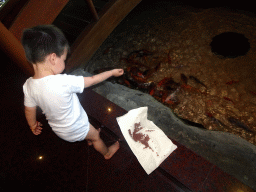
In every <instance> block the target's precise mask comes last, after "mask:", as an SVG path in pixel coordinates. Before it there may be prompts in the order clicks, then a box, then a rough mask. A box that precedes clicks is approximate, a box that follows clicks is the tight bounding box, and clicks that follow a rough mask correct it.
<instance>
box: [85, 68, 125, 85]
mask: <svg viewBox="0 0 256 192" xmlns="http://www.w3.org/2000/svg"><path fill="white" fill-rule="evenodd" d="M123 73H124V70H123V69H113V70H110V71H105V72H103V73H100V74H97V75H94V76H92V77H84V87H85V88H86V87H90V86H92V85H95V84H98V83H100V82H102V81H105V80H106V79H108V78H109V77H111V76H115V77H118V76H121V75H123Z"/></svg>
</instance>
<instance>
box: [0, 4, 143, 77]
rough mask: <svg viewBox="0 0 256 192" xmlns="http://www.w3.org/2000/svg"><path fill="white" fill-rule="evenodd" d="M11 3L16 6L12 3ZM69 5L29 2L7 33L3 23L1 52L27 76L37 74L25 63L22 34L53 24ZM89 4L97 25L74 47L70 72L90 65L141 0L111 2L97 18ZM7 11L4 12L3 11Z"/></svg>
mask: <svg viewBox="0 0 256 192" xmlns="http://www.w3.org/2000/svg"><path fill="white" fill-rule="evenodd" d="M10 1H11V2H12V3H14V1H13V0H10ZM23 1H25V0H23ZM68 1H69V0H59V1H56V0H40V1H34V0H28V1H27V2H26V3H25V5H24V6H23V8H22V9H21V10H20V12H19V13H18V15H17V17H16V18H15V20H14V21H13V22H11V25H10V27H9V28H8V29H7V27H6V26H5V25H4V24H3V23H0V39H1V40H0V43H1V45H0V47H1V49H2V50H3V51H4V52H5V53H6V54H7V55H8V56H9V57H10V58H12V59H14V61H15V63H17V65H18V66H20V67H21V68H22V69H23V70H24V71H25V73H26V74H28V75H30V76H31V75H33V73H34V72H33V69H32V67H31V65H30V64H29V63H28V62H25V61H24V57H25V56H24V51H23V49H22V46H21V43H20V39H21V36H22V31H23V30H24V29H25V28H29V27H32V26H36V25H41V24H51V23H52V22H53V21H54V20H55V19H56V17H57V16H58V14H59V13H60V12H61V10H62V9H63V8H64V7H65V5H66V4H67V3H68ZM86 1H87V3H88V6H89V8H90V11H91V13H92V15H93V17H94V20H95V21H93V22H91V23H90V24H89V25H88V26H87V27H86V28H85V29H84V31H83V32H82V33H81V34H80V36H79V37H78V38H77V39H76V41H75V42H74V43H73V45H72V47H71V53H72V55H71V57H70V58H69V60H68V61H67V65H66V71H67V72H69V71H71V70H72V69H73V68H75V67H77V66H79V65H81V64H82V63H85V62H87V61H89V59H90V58H91V57H92V55H93V54H94V53H95V51H96V50H97V49H98V48H99V47H100V45H101V44H102V43H103V42H104V40H105V39H106V38H107V37H108V36H109V34H110V33H111V32H112V31H113V30H114V29H115V27H116V26H117V25H118V24H119V23H120V22H121V21H122V19H123V18H125V16H126V15H127V14H128V13H129V12H130V11H131V10H132V9H133V8H134V7H135V6H136V5H137V4H138V3H140V1H141V0H129V1H127V0H110V1H109V2H108V3H107V4H106V5H105V7H103V8H102V10H100V12H99V14H97V12H96V10H95V7H94V5H93V3H92V0H86ZM7 7H8V6H7ZM4 8H5V7H4ZM4 8H3V10H2V11H4ZM2 15H3V14H2ZM5 15H6V13H5ZM0 18H1V14H0ZM15 38H16V39H15ZM8 47H9V48H8ZM21 55H22V56H21Z"/></svg>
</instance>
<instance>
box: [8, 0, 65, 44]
mask: <svg viewBox="0 0 256 192" xmlns="http://www.w3.org/2000/svg"><path fill="white" fill-rule="evenodd" d="M68 1H69V0H59V1H56V0H40V1H34V0H30V1H29V2H28V3H27V4H26V5H25V6H24V7H23V9H22V10H21V12H20V13H19V14H18V16H17V18H16V20H15V21H14V22H13V24H12V25H11V27H10V28H9V30H10V31H11V32H12V33H13V34H14V36H15V37H16V38H17V39H18V40H20V39H21V36H22V31H23V29H25V28H29V27H33V26H36V25H42V24H51V23H52V22H53V21H54V19H55V18H56V17H57V16H58V15H59V13H60V12H61V10H62V9H63V8H64V6H65V5H66V4H67V3H68Z"/></svg>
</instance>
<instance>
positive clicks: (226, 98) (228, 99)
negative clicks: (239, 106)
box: [223, 97, 235, 105]
mask: <svg viewBox="0 0 256 192" xmlns="http://www.w3.org/2000/svg"><path fill="white" fill-rule="evenodd" d="M223 99H225V100H227V101H230V102H232V103H233V104H234V105H235V103H234V101H233V100H232V99H230V98H228V97H223Z"/></svg>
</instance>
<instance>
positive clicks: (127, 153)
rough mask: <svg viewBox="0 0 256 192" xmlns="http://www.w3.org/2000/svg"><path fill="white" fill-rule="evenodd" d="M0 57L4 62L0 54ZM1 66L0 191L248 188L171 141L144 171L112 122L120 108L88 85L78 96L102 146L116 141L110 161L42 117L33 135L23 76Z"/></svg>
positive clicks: (14, 68) (9, 65) (230, 189)
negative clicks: (158, 159)
mask: <svg viewBox="0 0 256 192" xmlns="http://www.w3.org/2000/svg"><path fill="white" fill-rule="evenodd" d="M1 58H2V59H3V60H4V61H6V57H5V56H4V55H3V54H1ZM1 67H3V69H1V72H2V73H1V79H0V80H1V100H0V101H1V103H0V104H1V105H0V106H1V110H0V111H1V112H0V113H1V120H0V125H1V128H0V145H1V148H0V154H1V160H0V161H1V162H0V179H1V185H0V191H5V190H4V187H8V188H7V189H8V191H13V190H14V189H17V188H18V189H20V190H22V189H26V191H93V192H95V191H145V192H148V191H159V192H160V191H161V192H165V191H205V192H206V191H207V192H211V191H253V190H251V189H250V188H248V187H247V186H245V185H243V184H242V183H240V182H239V181H238V180H236V179H235V178H233V177H231V176H230V175H228V174H226V173H224V172H223V171H221V170H220V169H219V168H218V167H216V166H215V165H213V164H211V163H209V162H208V161H206V160H205V159H203V158H202V157H200V156H198V155H196V154H195V153H193V152H192V151H190V150H188V149H187V148H186V147H184V146H182V145H180V144H179V143H177V142H175V141H173V142H174V143H175V144H176V145H177V146H178V148H177V149H176V150H175V151H174V152H173V153H172V154H171V155H170V156H169V157H168V158H167V159H166V161H164V162H163V163H162V164H161V166H160V167H159V168H158V169H156V170H155V171H154V172H153V173H151V174H150V175H147V174H146V173H145V171H144V170H143V168H142V167H141V166H140V164H139V162H138V161H137V159H136V157H135V156H134V155H133V153H132V151H131V150H130V148H129V146H128V145H127V143H126V142H125V140H124V138H123V136H122V134H121V131H120V129H119V127H118V125H117V123H116V120H115V118H116V117H117V116H121V115H123V114H125V113H126V111H125V110H124V109H122V108H120V107H118V106H116V105H115V104H113V103H111V102H109V101H108V100H106V99H105V98H103V97H102V96H100V95H98V94H96V93H95V92H93V91H91V90H90V89H86V90H84V93H83V94H80V95H79V98H80V101H81V103H82V105H83V107H84V108H85V110H86V111H87V113H88V115H89V118H90V121H91V123H92V124H93V125H94V126H95V127H96V128H99V127H101V129H102V131H101V136H102V138H103V140H104V141H105V142H106V143H107V145H110V144H112V143H113V142H115V141H116V140H117V139H121V142H120V143H121V148H120V150H119V151H118V152H117V153H116V154H115V155H114V156H113V157H112V158H111V159H110V160H105V159H103V157H102V156H101V155H100V154H99V153H98V152H96V151H95V150H94V149H93V147H88V145H87V142H85V141H83V142H76V143H69V142H65V141H63V140H61V139H59V138H58V137H57V136H56V135H55V134H54V133H53V132H52V131H51V128H50V127H49V125H48V124H47V121H46V120H45V118H44V117H43V116H40V117H39V118H40V120H41V122H42V123H43V124H44V129H43V132H42V134H41V135H39V136H34V135H33V134H32V133H31V131H30V129H29V127H28V125H27V123H26V120H25V116H24V113H23V92H22V85H23V83H24V82H25V80H26V78H27V77H26V76H24V75H23V74H22V71H20V70H19V69H18V68H17V67H16V66H15V65H14V64H13V63H12V62H11V61H8V62H5V65H2V66H1ZM88 101H89V102H88ZM109 107H110V108H111V109H112V111H111V112H109V111H108V110H107V109H108V108H109ZM40 157H42V159H40Z"/></svg>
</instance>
